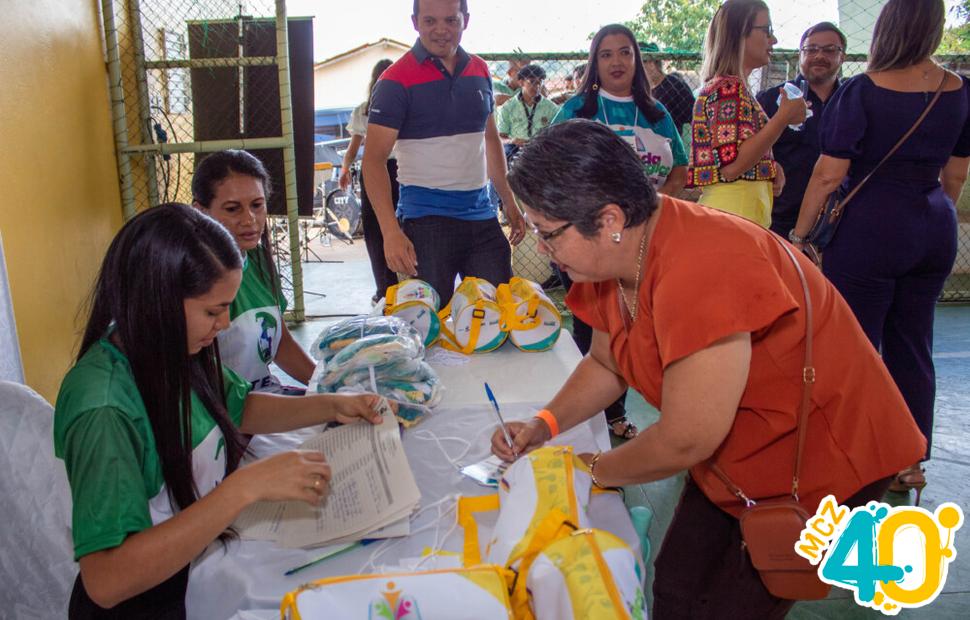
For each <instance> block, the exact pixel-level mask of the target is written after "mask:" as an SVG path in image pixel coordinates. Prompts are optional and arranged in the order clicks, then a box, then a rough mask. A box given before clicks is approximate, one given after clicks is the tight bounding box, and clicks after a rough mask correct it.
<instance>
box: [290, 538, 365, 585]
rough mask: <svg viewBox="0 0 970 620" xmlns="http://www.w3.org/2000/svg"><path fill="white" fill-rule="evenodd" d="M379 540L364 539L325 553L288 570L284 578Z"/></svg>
mask: <svg viewBox="0 0 970 620" xmlns="http://www.w3.org/2000/svg"><path fill="white" fill-rule="evenodd" d="M377 540H378V539H377V538H364V539H363V540H359V541H357V542H355V543H354V544H352V545H347V546H346V547H344V548H343V549H337V550H336V551H331V552H330V553H325V554H324V555H322V556H320V557H319V558H317V559H315V560H310V561H309V562H307V563H306V564H301V565H299V566H297V567H296V568H291V569H290V570H288V571H286V572H285V573H283V576H284V577H289V576H290V575H292V574H294V573H298V572H300V571H301V570H303V569H304V568H310V567H311V566H314V565H316V564H319V563H320V562H323V561H324V560H329V559H330V558H332V557H336V556H338V555H340V554H342V553H346V552H348V551H353V550H354V549H357V548H358V547H363V546H365V545H369V544H371V543H372V542H377Z"/></svg>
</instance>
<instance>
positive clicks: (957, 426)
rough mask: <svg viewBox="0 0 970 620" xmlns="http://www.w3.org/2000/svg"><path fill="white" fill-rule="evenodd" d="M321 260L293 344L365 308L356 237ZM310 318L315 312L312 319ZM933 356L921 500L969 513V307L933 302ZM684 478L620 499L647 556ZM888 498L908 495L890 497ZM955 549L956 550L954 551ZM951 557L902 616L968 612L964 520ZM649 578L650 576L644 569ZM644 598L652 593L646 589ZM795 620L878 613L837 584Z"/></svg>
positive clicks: (969, 544) (311, 272)
mask: <svg viewBox="0 0 970 620" xmlns="http://www.w3.org/2000/svg"><path fill="white" fill-rule="evenodd" d="M315 249H316V252H317V254H318V255H319V257H320V258H322V259H324V260H334V261H341V262H336V263H307V264H305V267H304V274H305V275H304V277H305V283H306V284H305V289H306V290H307V291H308V292H313V293H322V295H310V294H308V295H307V296H306V300H307V316H308V317H310V320H308V321H307V322H306V323H303V324H300V325H295V326H293V327H292V331H293V333H294V335H295V337H296V338H297V340H298V341H299V342H301V343H302V344H304V345H305V346H306V345H309V344H310V343H311V342H312V341H313V339H314V338H315V337H316V336H317V334H318V333H319V332H320V329H321V328H322V327H323V326H324V325H326V324H327V323H329V322H331V321H333V320H336V318H335V316H334V315H352V314H360V313H364V312H367V311H368V310H369V309H370V298H371V296H372V295H373V294H374V290H373V279H372V278H371V275H370V269H369V265H368V263H367V258H366V254H365V253H364V251H363V243H362V241H357V242H356V243H355V244H354V245H353V246H347V245H343V244H341V243H340V242H335V244H334V245H333V246H331V247H317V248H315ZM314 317H316V318H314ZM934 357H935V361H936V370H937V386H938V387H937V417H936V423H935V431H934V432H935V434H934V445H933V450H934V458H933V459H932V460H931V461H929V462H928V463H927V464H926V470H927V479H928V481H929V485H928V486H927V487H926V489H925V491H924V493H923V500H922V505H923V506H924V507H926V508H927V509H929V510H930V511H932V510H933V509H934V508H935V507H936V506H937V505H938V504H939V503H942V502H945V501H951V502H956V503H957V504H959V505H960V506H961V507H962V508H963V509H964V511H965V512H967V513H968V517H970V484H968V483H967V480H970V306H967V305H963V306H952V305H951V306H940V307H939V309H938V310H937V316H936V335H935V355H934ZM627 410H628V411H629V414H630V416H631V417H632V418H633V419H634V421H635V422H636V423H637V425H638V426H639V427H640V428H644V427H646V426H647V425H649V424H651V423H652V422H653V421H655V420H656V419H657V416H658V414H657V412H656V410H654V409H653V408H652V407H650V406H649V405H647V404H646V403H645V402H644V401H643V399H642V398H641V397H640V396H639V395H638V394H636V393H635V392H633V391H631V392H630V395H629V396H628V398H627ZM682 484H683V477H682V476H676V477H674V478H669V479H667V480H661V481H658V482H654V483H651V484H646V485H643V486H642V488H643V493H641V492H640V491H638V490H637V489H635V488H634V489H628V492H627V494H626V497H627V502H628V503H629V504H630V505H631V506H633V505H638V504H641V505H647V506H648V507H650V508H651V509H652V511H653V513H654V518H653V522H652V524H651V526H650V529H649V537H650V540H651V542H652V547H653V554H654V557H655V556H656V553H657V551H658V549H659V547H660V542H661V541H662V540H663V537H664V533H665V532H666V529H667V527H668V525H669V524H670V520H671V517H672V516H673V509H674V506H675V505H676V502H677V499H678V497H679V493H680V489H681V486H682ZM887 499H888V500H890V501H892V502H893V503H904V502H906V501H908V500H910V499H911V498H907V497H906V496H900V495H893V496H890V497H887ZM961 548H962V551H961ZM957 550H958V553H957V559H956V561H954V562H953V563H952V564H951V566H950V573H949V576H948V578H947V582H946V586H945V587H944V590H943V594H942V595H941V596H940V597H939V598H938V599H937V600H936V601H935V602H934V603H933V604H931V605H930V606H929V607H927V608H924V609H918V610H907V611H903V612H902V613H900V614H899V616H900V617H903V618H933V619H936V618H940V619H945V618H954V619H956V618H960V619H961V620H964V619H967V618H970V524H965V525H964V529H963V531H959V532H958V534H957ZM647 578H648V581H650V582H652V579H653V575H652V570H651V568H648V575H647ZM648 596H649V597H650V598H651V599H652V595H651V594H649V591H648ZM788 617H789V618H791V619H794V620H813V619H816V618H832V619H842V618H847V619H854V618H864V617H866V618H868V617H872V618H875V617H881V614H880V613H878V612H875V611H871V610H866V609H863V608H861V607H859V606H857V605H856V604H855V602H854V601H853V600H852V599H851V598H849V596H848V593H847V592H846V591H844V590H836V591H833V593H832V595H831V596H830V597H829V598H828V599H826V600H824V601H815V602H803V603H799V604H797V605H796V606H795V608H794V609H793V610H792V612H791V613H790V614H789V616H788Z"/></svg>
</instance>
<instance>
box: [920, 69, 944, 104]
mask: <svg viewBox="0 0 970 620" xmlns="http://www.w3.org/2000/svg"><path fill="white" fill-rule="evenodd" d="M929 63H930V66H929V68H928V69H923V70H922V71H923V100H924V101H929V100H930V87H929V84H928V83H927V82H928V81H929V79H930V72H932V71H933V70H934V69H936V68H937V67H939V66H940V65H938V64H936V63H935V62H934V61H932V60H930V61H929Z"/></svg>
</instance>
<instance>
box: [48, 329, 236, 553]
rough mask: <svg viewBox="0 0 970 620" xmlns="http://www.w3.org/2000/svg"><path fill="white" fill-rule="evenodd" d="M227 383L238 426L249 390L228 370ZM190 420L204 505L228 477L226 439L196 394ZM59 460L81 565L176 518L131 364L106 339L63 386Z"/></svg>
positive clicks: (57, 426) (57, 427)
mask: <svg viewBox="0 0 970 620" xmlns="http://www.w3.org/2000/svg"><path fill="white" fill-rule="evenodd" d="M223 380H224V382H225V388H226V394H225V395H226V405H227V409H228V412H229V417H230V419H231V420H232V421H233V423H234V424H236V425H237V426H238V425H239V424H240V423H241V422H242V410H243V402H244V401H245V399H246V395H247V394H248V393H249V390H250V386H249V383H247V382H246V381H245V380H243V379H242V378H241V377H239V376H238V375H237V374H235V373H234V372H232V371H231V370H229V369H227V368H223ZM190 415H191V416H192V471H193V475H194V477H195V485H196V488H197V489H198V493H199V496H200V497H201V496H203V495H205V494H207V493H209V492H210V491H212V490H213V489H214V488H215V487H216V486H217V485H218V484H219V483H220V482H221V481H222V479H223V478H224V477H225V475H226V450H225V439H224V437H223V435H222V431H221V430H219V427H218V426H217V425H216V423H215V422H214V421H213V419H212V417H211V415H210V414H209V411H208V410H207V409H206V408H205V406H204V405H203V404H202V401H201V400H200V399H199V397H198V396H196V394H195V393H193V394H192V408H191V411H190ZM173 423H174V422H173ZM54 453H55V454H56V455H57V456H58V457H59V458H61V459H63V460H64V465H65V467H66V469H67V477H68V481H69V482H70V484H71V496H72V499H73V517H72V523H73V531H72V534H73V536H74V557H75V559H78V558H81V557H82V556H85V555H88V554H90V553H94V552H95V551H101V550H104V549H111V548H113V547H117V546H119V545H120V544H121V543H123V542H124V540H125V538H127V537H128V536H129V535H130V534H134V533H136V532H140V531H142V530H146V529H148V528H150V527H152V526H153V525H158V524H159V523H161V522H163V521H165V520H166V519H168V518H170V517H171V516H172V515H173V514H174V509H173V505H172V503H171V501H170V499H169V494H168V490H167V488H166V486H165V480H164V477H163V475H162V464H161V460H160V458H159V455H158V452H157V451H156V447H155V439H154V434H153V433H152V427H151V422H150V421H149V419H148V413H147V412H146V411H145V405H144V402H143V401H142V399H141V395H140V394H139V392H138V388H137V386H136V385H135V378H134V376H133V375H132V374H131V366H130V365H129V364H128V358H126V357H125V356H124V354H123V353H121V351H119V350H118V349H117V348H116V347H115V346H114V345H113V344H111V343H110V342H108V341H107V340H105V339H102V340H100V341H98V342H97V343H95V344H94V345H92V346H91V348H90V349H88V351H87V352H86V353H85V354H84V356H83V357H82V358H81V359H80V360H79V361H78V362H77V364H75V366H74V368H72V369H71V371H70V372H68V373H67V376H66V377H65V378H64V382H63V383H62V384H61V390H60V393H59V394H58V396H57V405H56V406H55V408H54Z"/></svg>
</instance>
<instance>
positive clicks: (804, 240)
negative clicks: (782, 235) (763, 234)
mask: <svg viewBox="0 0 970 620" xmlns="http://www.w3.org/2000/svg"><path fill="white" fill-rule="evenodd" d="M788 240H789V241H791V242H792V243H808V238H807V237H799V236H798V235H796V234H795V229H794V228H792V229H791V230H789V231H788Z"/></svg>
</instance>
